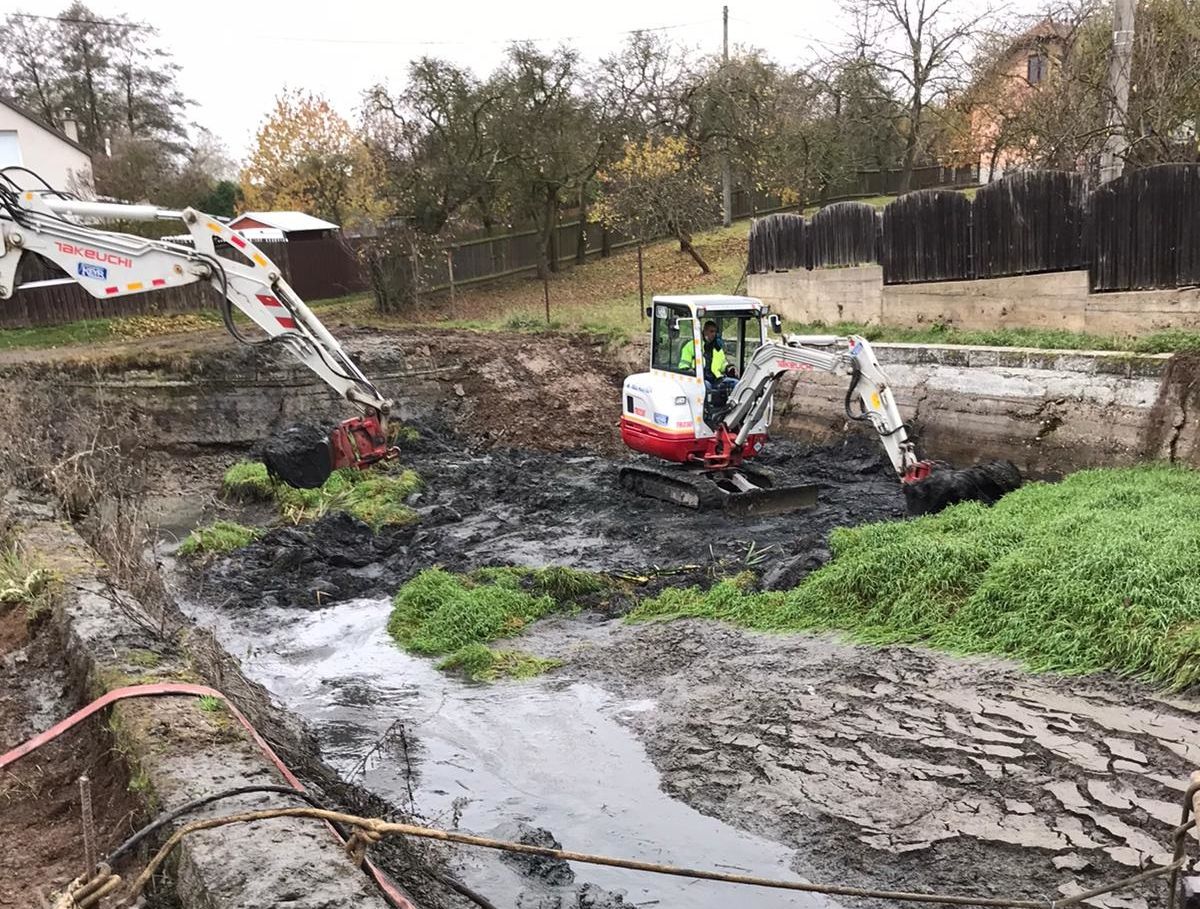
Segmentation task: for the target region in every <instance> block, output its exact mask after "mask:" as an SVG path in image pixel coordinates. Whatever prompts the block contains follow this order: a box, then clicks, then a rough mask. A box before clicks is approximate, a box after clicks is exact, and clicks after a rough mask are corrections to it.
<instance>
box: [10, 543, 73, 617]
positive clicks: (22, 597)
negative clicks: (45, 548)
mask: <svg viewBox="0 0 1200 909" xmlns="http://www.w3.org/2000/svg"><path fill="white" fill-rule="evenodd" d="M61 586H62V579H61V578H60V577H59V575H58V573H57V572H55V571H52V570H50V569H49V568H44V567H42V566H40V565H38V564H36V563H35V562H34V561H33V560H31V559H30V558H28V557H27V556H26V555H25V554H24V553H23V552H22V551H21V549H20V546H19V544H17V543H15V542H13V543H10V544H9V545H8V546H6V547H5V548H4V549H3V550H0V605H3V606H5V607H14V606H17V607H23V608H24V609H25V618H26V619H27V620H28V621H30V622H36V621H37V620H38V619H40V618H41V617H42V616H44V615H46V614H47V613H48V612H49V611H50V609H51V607H52V606H53V605H54V600H55V598H56V597H57V596H58V592H59V590H60V589H61Z"/></svg>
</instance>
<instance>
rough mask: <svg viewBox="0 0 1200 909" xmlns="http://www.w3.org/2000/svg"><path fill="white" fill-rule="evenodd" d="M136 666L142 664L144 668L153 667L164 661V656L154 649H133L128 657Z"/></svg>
mask: <svg viewBox="0 0 1200 909" xmlns="http://www.w3.org/2000/svg"><path fill="white" fill-rule="evenodd" d="M126 660H128V661H129V662H130V663H132V664H133V665H134V666H140V667H142V668H143V669H153V668H155V667H156V666H157V665H158V664H159V663H161V662H162V657H161V656H160V655H159V654H157V653H155V652H154V651H153V650H141V649H138V650H131V651H129V655H128V656H127V657H126Z"/></svg>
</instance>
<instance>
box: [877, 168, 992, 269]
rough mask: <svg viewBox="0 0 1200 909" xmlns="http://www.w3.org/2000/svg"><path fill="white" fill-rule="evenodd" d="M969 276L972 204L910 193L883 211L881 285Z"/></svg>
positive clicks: (943, 194) (941, 193) (949, 194)
mask: <svg viewBox="0 0 1200 909" xmlns="http://www.w3.org/2000/svg"><path fill="white" fill-rule="evenodd" d="M972 276H973V271H972V268H971V200H970V199H968V198H967V197H966V196H964V195H963V194H962V193H958V192H954V191H952V190H939V189H927V190H922V191H920V192H915V193H908V194H907V195H904V196H901V197H900V198H899V199H896V200H895V201H894V202H892V203H891V204H889V205H888V206H887V208H885V209H884V210H883V283H885V284H909V283H913V282H919V281H957V280H962V279H964V278H970V277H972Z"/></svg>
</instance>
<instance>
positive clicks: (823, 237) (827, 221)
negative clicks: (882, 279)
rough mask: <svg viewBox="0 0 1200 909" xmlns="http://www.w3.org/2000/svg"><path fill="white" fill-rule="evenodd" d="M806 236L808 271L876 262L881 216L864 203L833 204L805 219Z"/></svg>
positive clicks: (880, 233) (881, 225)
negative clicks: (809, 269) (810, 269)
mask: <svg viewBox="0 0 1200 909" xmlns="http://www.w3.org/2000/svg"><path fill="white" fill-rule="evenodd" d="M807 234H808V250H809V254H808V267H809V268H825V267H829V266H844V265H863V264H865V263H869V262H878V261H879V260H880V253H881V251H882V250H881V247H882V243H883V216H882V215H881V214H880V213H879V211H878V210H876V208H875V206H873V205H868V204H867V203H865V202H837V203H835V204H833V205H827V206H825V207H824V208H822V209H821V210H820V211H819V212H817V213H816V214H815V215H813V216H812V218H810V219H809V222H808V231H807Z"/></svg>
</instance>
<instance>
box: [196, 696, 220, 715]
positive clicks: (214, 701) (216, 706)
mask: <svg viewBox="0 0 1200 909" xmlns="http://www.w3.org/2000/svg"><path fill="white" fill-rule="evenodd" d="M196 706H197V707H199V708H200V710H201V711H202V712H204V713H220V712H221V711H222V710H224V709H225V705H224V704H223V703H222V702H221V699H220V698H219V697H216V696H215V695H212V694H202V695H200V697H199V698H197V699H196Z"/></svg>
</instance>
